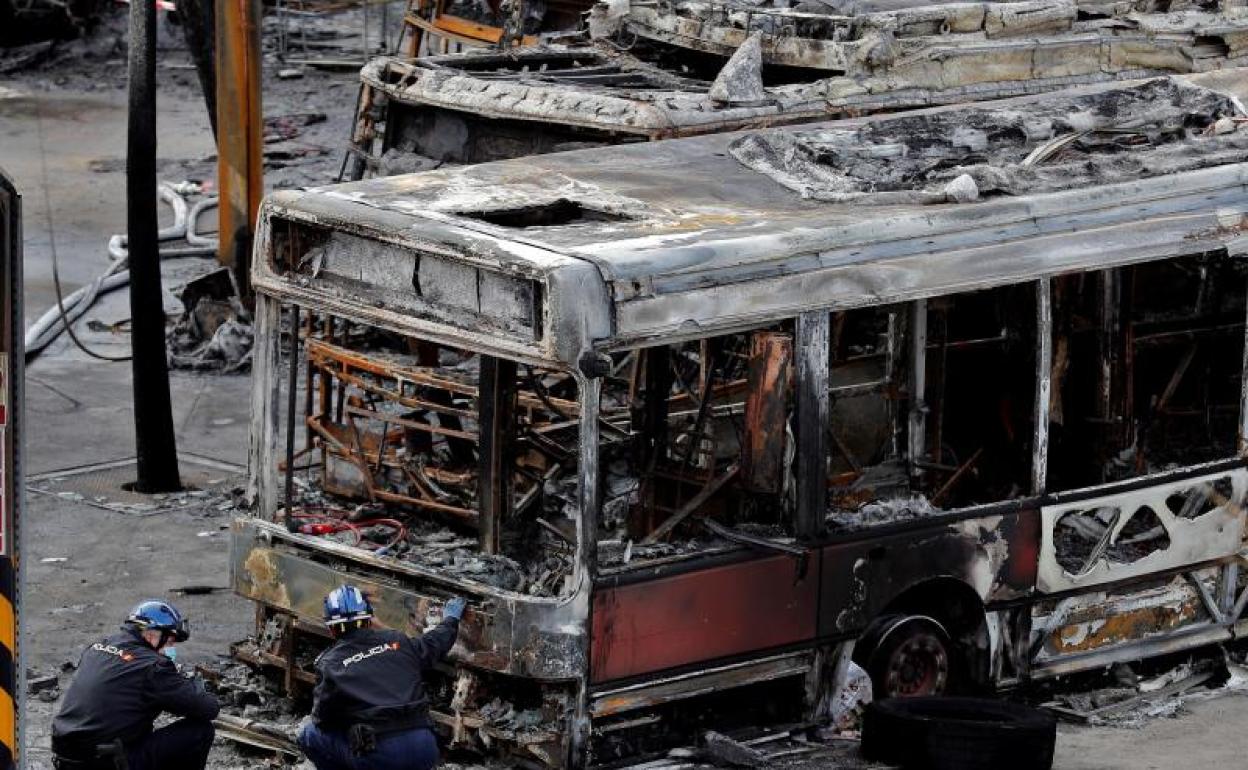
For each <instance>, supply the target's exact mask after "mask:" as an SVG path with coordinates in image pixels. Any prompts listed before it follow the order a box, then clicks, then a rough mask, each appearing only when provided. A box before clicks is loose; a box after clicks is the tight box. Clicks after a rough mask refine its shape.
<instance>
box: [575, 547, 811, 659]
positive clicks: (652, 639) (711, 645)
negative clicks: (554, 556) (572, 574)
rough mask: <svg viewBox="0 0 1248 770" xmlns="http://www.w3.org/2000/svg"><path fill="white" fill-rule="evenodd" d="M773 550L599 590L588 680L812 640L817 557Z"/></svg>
mask: <svg viewBox="0 0 1248 770" xmlns="http://www.w3.org/2000/svg"><path fill="white" fill-rule="evenodd" d="M808 561H809V565H808V567H807V571H806V574H805V575H804V576H803V577H802V578H801V579H800V580H799V579H798V575H799V573H798V560H797V559H796V558H795V557H792V556H783V555H782V556H768V557H765V558H762V559H755V560H751V561H746V562H739V563H735V564H728V565H722V566H717V567H710V568H708V569H703V570H693V571H690V572H685V573H683V574H678V575H671V576H667V577H658V578H655V579H654V580H647V581H643V582H638V583H633V584H631V585H625V586H620V587H613V588H610V587H609V588H602V589H599V590H597V591H595V595H594V604H593V637H592V640H591V647H590V659H591V663H590V679H591V681H592V682H595V683H597V682H605V681H610V680H613V679H622V678H625V677H631V676H636V675H639V674H649V673H653V672H656V671H662V670H664V669H669V668H675V667H678V666H685V665H689V664H696V663H700V662H704V661H710V660H714V659H717V658H725V657H729V656H733V655H740V654H744V653H749V652H755V651H759V650H765V649H769V648H773V647H780V646H784V645H788V644H794V643H797V642H805V641H809V640H811V639H813V638H814V635H815V615H816V613H817V611H818V596H819V574H818V559H810V560H808Z"/></svg>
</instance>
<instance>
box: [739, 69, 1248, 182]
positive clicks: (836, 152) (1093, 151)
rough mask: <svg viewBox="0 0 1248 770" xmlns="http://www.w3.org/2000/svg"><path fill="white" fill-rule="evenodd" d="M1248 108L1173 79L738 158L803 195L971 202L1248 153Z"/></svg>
mask: <svg viewBox="0 0 1248 770" xmlns="http://www.w3.org/2000/svg"><path fill="white" fill-rule="evenodd" d="M1242 116H1243V111H1242V107H1241V106H1240V105H1237V104H1236V102H1235V101H1234V100H1233V99H1231V98H1229V97H1227V96H1225V95H1223V94H1220V93H1217V92H1215V91H1210V90H1208V89H1205V88H1200V87H1197V86H1193V85H1190V84H1188V83H1184V82H1182V81H1178V80H1173V79H1170V78H1159V79H1157V80H1152V81H1149V82H1147V83H1143V84H1141V85H1138V86H1134V87H1131V88H1120V89H1114V90H1109V91H1101V92H1098V93H1091V94H1082V95H1078V96H1064V97H1063V96H1058V97H1053V98H1047V99H1043V100H1040V101H1036V102H1033V103H1030V104H1022V105H1018V104H1015V105H1010V106H1008V107H995V108H974V109H965V108H964V109H957V110H946V111H942V112H932V113H927V114H918V115H909V116H905V117H897V118H888V119H884V120H879V121H875V122H871V123H868V124H866V125H863V126H861V127H859V128H855V129H819V130H811V131H800V132H778V131H777V132H770V133H756V134H750V135H747V136H744V137H742V138H741V139H738V140H737V141H735V142H734V143H733V144H732V145H731V147H730V150H729V151H730V152H731V153H732V156H733V157H734V158H736V159H737V160H738V161H740V162H741V163H743V164H744V165H746V166H748V167H749V168H751V169H754V170H755V171H758V172H759V173H761V174H765V175H767V176H769V177H771V178H772V179H774V180H775V181H776V182H779V183H780V184H782V185H784V186H785V187H787V188H789V189H791V190H793V191H795V192H797V193H800V194H801V195H802V196H803V197H806V198H812V199H815V200H822V201H830V202H836V203H859V204H874V205H886V204H913V203H946V202H968V201H973V200H978V199H980V198H984V197H991V196H998V195H1026V194H1032V193H1043V192H1054V191H1058V190H1066V189H1073V188H1082V187H1089V186H1097V185H1105V184H1113V183H1116V182H1126V181H1131V180H1137V179H1145V178H1148V177H1154V176H1161V175H1165V174H1173V173H1176V172H1180V171H1190V170H1193V169H1199V168H1208V167H1211V166H1219V165H1223V164H1227V163H1240V162H1245V161H1248V125H1246V124H1245V122H1244V121H1242V120H1237V119H1233V118H1238V117H1242Z"/></svg>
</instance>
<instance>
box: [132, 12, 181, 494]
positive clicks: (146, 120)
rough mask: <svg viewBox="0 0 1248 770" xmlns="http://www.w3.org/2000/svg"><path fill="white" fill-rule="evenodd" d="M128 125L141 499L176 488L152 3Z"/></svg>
mask: <svg viewBox="0 0 1248 770" xmlns="http://www.w3.org/2000/svg"><path fill="white" fill-rule="evenodd" d="M129 77H130V89H129V90H130V122H129V132H128V134H127V137H126V232H127V233H128V236H127V237H128V241H129V248H130V319H131V320H130V330H131V331H130V342H131V346H132V351H133V361H132V368H133V372H134V439H135V450H136V455H137V457H138V470H139V478H138V481H137V482H136V484H135V488H136V489H137V490H138V491H140V492H173V491H176V490H178V489H180V488H181V486H182V482H181V479H180V478H179V477H178V447H177V443H176V441H175V439H174V435H173V413H172V406H171V404H170V400H169V368H168V362H167V361H166V359H165V309H164V303H163V301H162V298H161V288H160V251H159V248H160V246H159V243H158V242H157V239H156V232H157V229H158V227H159V224H158V222H157V218H156V0H132V1H131V3H130V68H129Z"/></svg>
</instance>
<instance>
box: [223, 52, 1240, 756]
mask: <svg viewBox="0 0 1248 770" xmlns="http://www.w3.org/2000/svg"><path fill="white" fill-rule="evenodd" d="M1244 76H1245V73H1244V72H1243V71H1239V70H1236V71H1228V72H1226V73H1210V74H1207V75H1194V76H1176V77H1171V78H1163V79H1157V80H1151V81H1147V82H1144V83H1132V84H1123V85H1105V84H1102V85H1097V86H1091V87H1084V88H1080V89H1076V90H1072V91H1069V92H1059V93H1055V94H1046V95H1037V96H1029V97H1022V98H1017V99H1012V100H1009V101H1006V102H993V103H985V104H981V105H977V106H961V107H958V108H956V109H952V108H935V109H930V110H924V111H921V112H912V113H905V114H901V115H893V116H875V117H868V118H860V119H855V120H845V121H838V122H833V123H827V124H821V125H819V126H815V127H811V128H809V129H805V130H803V131H798V132H796V133H794V132H792V131H786V132H784V133H783V135H785V136H791V135H792V136H797V137H803V136H805V135H806V132H807V131H809V132H813V133H811V135H812V136H825V135H828V134H835V135H837V136H840V135H842V134H843V135H844V136H846V137H848V139H846V141H845V142H844V143H843V145H838V146H837V148H836V152H827V153H820V152H812V157H813V158H814V159H815V160H816V161H817V162H818V163H819V164H821V165H820V166H819V167H820V169H822V173H824V174H825V176H826V175H827V174H833V173H837V174H844V173H846V170H847V169H848V170H849V171H851V172H853V173H861V174H864V175H869V174H872V173H886V172H887V171H888V169H887V168H884V169H883V170H882V171H881V170H879V169H878V167H877V166H876V165H873V162H874V160H873V159H874V155H873V153H874V152H875V150H876V148H878V147H879V146H887V145H894V144H897V143H898V142H899V141H901V139H900V137H903V136H904V142H905V143H906V146H907V147H913V148H914V149H913V150H909V149H907V150H905V152H904V153H903V152H902V151H901V150H898V151H897V153H896V154H897V156H898V157H900V158H904V159H906V161H907V163H911V162H913V163H915V164H917V165H916V166H915V168H917V169H920V170H921V171H922V173H917V174H913V175H912V176H913V178H912V179H910V180H903V182H904V184H902V185H900V186H902V187H905V185H909V186H911V187H914V188H918V189H920V190H921V189H926V186H927V185H929V184H935V183H940V182H942V181H943V179H944V178H943V177H941V176H940V175H941V174H954V173H955V172H956V173H957V174H958V175H961V174H962V173H969V172H964V171H959V168H960V167H969V166H970V165H972V164H980V165H981V166H983V167H985V168H998V167H1005V166H1008V165H1009V164H1010V163H1013V164H1016V165H1017V164H1022V163H1023V161H1024V160H1025V159H1027V158H1028V157H1032V156H1035V157H1039V156H1044V157H1045V161H1044V162H1046V163H1053V164H1056V165H1058V166H1060V165H1061V164H1062V163H1071V164H1076V165H1078V166H1080V167H1081V168H1091V169H1093V170H1095V169H1096V168H1097V167H1098V166H1097V164H1098V163H1099V162H1100V160H1098V159H1102V158H1113V159H1114V160H1115V162H1116V163H1117V164H1120V165H1119V166H1116V167H1119V168H1121V169H1122V171H1121V173H1115V174H1104V175H1101V174H1094V173H1091V172H1085V173H1087V176H1086V178H1085V179H1083V180H1080V181H1079V183H1078V184H1077V185H1076V186H1074V187H1072V188H1070V189H1065V187H1066V186H1065V185H1057V184H1054V185H1052V186H1051V187H1049V188H1046V187H1044V186H1043V185H1038V186H1037V189H1034V190H1033V189H1029V188H1028V187H1027V186H1026V185H1017V186H1012V185H1006V184H1003V185H998V186H997V187H995V188H994V187H989V186H988V185H985V186H984V193H983V194H982V195H978V196H974V197H959V198H954V199H953V200H952V201H950V202H926V201H924V200H916V199H912V198H894V199H887V200H883V201H878V202H876V203H877V204H878V205H863V203H864V201H862V200H853V201H846V200H841V199H837V200H834V201H829V200H819V199H818V196H803V195H802V194H800V193H799V192H797V191H795V190H794V189H792V188H791V186H785V185H781V184H777V183H776V182H775V181H774V180H773V177H772V173H773V171H772V170H771V169H766V168H765V169H761V170H757V169H755V168H754V167H753V166H752V165H747V164H745V163H742V162H741V161H739V160H738V159H737V158H735V157H733V155H732V154H731V152H730V150H731V148H732V147H733V146H734V145H738V144H739V143H741V142H743V141H751V137H753V140H754V141H758V142H764V143H765V142H768V141H773V140H774V137H775V136H777V132H776V131H769V132H760V133H758V134H742V135H722V136H704V137H695V138H690V139H683V140H678V141H670V142H659V143H653V144H648V145H645V146H640V145H632V146H620V147H613V148H609V149H603V150H599V151H596V152H593V153H564V154H551V155H541V156H536V157H530V158H525V159H523V160H518V161H503V162H498V163H490V164H485V165H480V166H474V167H455V168H444V169H439V170H436V171H430V172H426V173H422V174H416V175H411V176H400V177H389V178H383V179H373V180H368V181H364V182H357V183H353V184H348V185H340V186H331V187H323V188H315V189H311V190H307V191H302V192H282V193H277V194H275V195H273V196H272V197H270V198H269V199H268V201H267V202H266V204H265V206H264V210H263V213H262V220H261V221H262V224H261V230H260V235H261V237H260V239H259V241H258V244H259V248H258V251H257V254H256V258H255V260H254V271H253V272H254V275H253V279H254V280H253V282H254V286H255V288H256V291H257V294H258V299H257V306H256V320H257V329H258V331H257V346H256V351H255V364H254V365H255V367H256V379H255V382H256V386H255V388H256V389H255V393H254V397H253V406H254V425H253V431H252V437H253V443H252V448H251V452H252V464H251V466H252V468H253V470H254V475H253V479H252V486H253V492H254V494H255V495H256V497H257V501H258V507H257V514H256V515H255V516H244V517H240V518H238V519H236V520H235V522H234V525H233V533H232V536H233V538H234V540H233V556H232V583H233V585H234V588H235V590H236V591H237V592H238V593H240V594H241V595H243V596H245V597H248V598H250V599H252V600H254V601H256V602H257V603H258V605H259V607H260V616H261V620H260V627H259V628H260V629H261V631H262V632H263V633H262V634H261V638H260V640H259V641H258V642H257V643H256V646H255V648H254V649H252V650H251V651H249V652H248V653H247V654H248V656H249V657H250V659H252V660H255V661H259V662H261V663H264V664H266V665H270V666H275V667H277V668H278V669H279V670H281V671H282V672H284V673H285V677H286V682H287V683H288V685H289V686H291V687H295V688H297V687H299V686H306V684H307V683H308V681H309V677H310V675H309V674H308V672H307V671H306V668H305V663H306V660H307V659H308V658H309V657H310V656H311V654H313V651H314V650H315V649H316V647H317V645H318V644H320V643H323V642H322V641H320V639H319V638H318V636H317V634H318V633H320V632H318V630H317V629H318V624H316V622H315V619H316V618H317V617H318V616H319V612H320V599H321V596H322V595H323V594H324V592H325V590H326V589H327V588H329V587H332V586H333V585H336V584H337V583H339V582H341V581H342V580H344V579H345V578H347V577H348V576H349V579H350V580H351V581H352V582H354V583H356V584H359V585H361V586H362V587H364V588H365V589H366V590H369V591H371V592H372V593H373V595H374V597H375V598H374V606H375V608H376V611H377V614H378V617H379V618H380V619H381V621H382V622H384V623H386V624H387V625H391V626H394V627H399V628H411V629H417V630H418V629H420V628H423V627H425V626H426V625H427V624H429V623H430V622H435V621H436V618H437V617H438V615H439V612H440V607H441V604H442V602H444V601H445V600H446V599H447V598H448V597H449V596H452V595H465V596H468V597H469V602H470V606H469V610H468V612H467V614H466V615H465V619H464V623H463V626H462V630H461V640H460V642H459V643H458V644H457V646H456V648H455V650H454V651H453V652H452V654H451V660H453V662H454V664H455V667H454V670H453V671H446V672H443V678H441V679H440V680H435V681H436V683H435V684H433V685H431V687H432V688H433V691H434V695H433V696H432V697H433V702H432V705H431V713H432V715H433V718H434V720H435V721H436V722H438V724H440V725H442V726H443V727H445V728H446V729H448V730H450V731H451V732H452V735H453V740H454V741H455V743H456V745H462V746H476V747H478V748H484V747H486V746H488V747H490V750H491V751H494V752H497V753H502V754H503V755H506V756H511V757H520V758H524V759H526V760H527V761H531V762H538V763H541V764H545V765H547V766H554V767H563V766H583V765H584V764H586V763H588V762H601V761H606V760H609V759H613V758H618V757H622V756H631V755H635V754H638V753H644V752H646V751H649V750H652V749H654V748H655V747H661V746H668V745H671V743H672V742H673V741H679V740H687V739H688V736H689V735H692V734H695V733H697V732H698V731H699V730H700V729H704V728H699V727H698V726H697V725H696V724H695V722H696V720H695V719H694V717H693V716H692V715H693V713H694V712H698V711H699V709H698V708H695V706H708V707H713V708H714V709H715V713H716V715H717V719H722V724H721V725H717V726H716V729H717V731H720V732H722V733H723V734H725V735H730V734H731V730H732V727H733V721H734V719H738V718H740V719H746V718H747V717H745V716H744V715H743V714H741V713H738V712H741V711H743V710H744V706H743V705H742V704H743V703H748V704H749V705H751V706H757V704H759V703H766V704H768V705H769V707H770V708H771V709H772V710H773V711H774V713H770V712H769V713H767V714H762V715H760V714H759V713H758V711H757V709H756V708H751V709H749V716H748V719H749V720H750V721H749V722H740V724H750V723H753V724H757V722H758V721H759V720H760V719H773V718H774V719H776V720H790V721H796V720H799V719H808V718H813V717H814V715H815V714H816V713H818V712H819V710H820V709H826V708H828V703H829V700H830V699H829V698H828V697H827V695H828V693H829V692H834V691H836V690H838V689H840V685H841V680H842V679H843V677H844V675H845V672H847V671H849V670H850V666H849V664H850V662H851V661H852V662H853V663H855V664H856V665H858V666H860V667H861V668H862V669H863V670H864V671H865V672H866V673H867V675H868V676H869V678H870V680H871V683H872V690H873V691H874V692H875V694H876V695H877V697H882V696H889V695H901V694H935V693H939V692H942V691H944V690H947V689H950V688H953V687H956V686H959V685H963V684H975V685H978V686H983V687H991V686H1003V685H1011V684H1016V683H1020V682H1024V681H1028V680H1039V679H1044V678H1046V677H1052V676H1056V675H1060V674H1064V673H1069V672H1072V671H1078V670H1085V669H1089V668H1096V667H1103V666H1105V665H1108V664H1110V663H1113V662H1115V661H1118V660H1123V659H1138V658H1140V657H1142V656H1148V655H1154V654H1158V653H1160V652H1163V651H1173V650H1176V649H1184V648H1187V647H1190V646H1196V645H1201V644H1207V643H1211V642H1217V641H1223V640H1227V639H1230V638H1231V637H1232V636H1233V635H1235V634H1236V633H1241V632H1242V631H1243V630H1244V628H1243V621H1242V620H1241V615H1242V612H1243V610H1244V607H1245V605H1246V604H1248V590H1245V586H1244V584H1243V580H1242V579H1241V577H1240V573H1239V570H1238V567H1237V558H1238V554H1239V553H1240V551H1241V549H1242V542H1241V541H1242V538H1243V536H1244V534H1245V531H1246V530H1245V511H1244V507H1243V504H1244V499H1245V497H1246V496H1248V469H1246V468H1245V465H1244V461H1243V458H1242V455H1241V454H1240V452H1241V449H1240V448H1241V447H1242V446H1244V442H1245V436H1246V435H1248V423H1246V422H1245V417H1244V412H1243V408H1242V406H1241V403H1242V398H1243V393H1244V389H1243V381H1244V378H1243V372H1242V365H1243V361H1244V355H1243V353H1244V337H1245V316H1246V315H1248V306H1246V303H1245V296H1244V289H1243V287H1244V286H1245V285H1248V284H1246V280H1248V272H1246V271H1248V268H1245V266H1244V265H1243V263H1242V261H1241V260H1240V259H1239V258H1238V257H1240V256H1242V255H1243V254H1244V253H1245V250H1244V249H1245V247H1244V244H1245V241H1244V235H1243V233H1244V230H1245V228H1246V227H1248V195H1246V194H1245V192H1244V190H1245V188H1244V179H1245V174H1246V173H1248V171H1246V170H1245V168H1246V166H1245V164H1244V155H1245V153H1244V151H1243V150H1241V149H1238V148H1239V145H1238V144H1237V142H1239V141H1241V140H1242V137H1243V136H1244V135H1245V132H1248V127H1245V122H1244V121H1243V120H1242V119H1243V118H1244V117H1246V116H1245V114H1244V112H1243V108H1242V105H1243V99H1244V97H1245V95H1248V94H1246V93H1245V90H1244V88H1245V85H1244V84H1245V83H1246V82H1248V80H1245V77H1244ZM954 114H956V115H958V116H959V117H960V119H961V122H962V123H963V124H965V125H966V126H968V127H972V128H973V130H974V132H977V133H975V135H974V136H971V135H970V134H965V135H963V134H959V135H958V137H957V138H952V137H951V135H950V128H951V126H950V122H949V116H950V115H954ZM1119 118H1122V119H1123V120H1124V121H1126V122H1125V123H1115V121H1116V120H1117V119H1119ZM1228 121H1229V123H1228ZM1042 123H1044V124H1045V125H1047V126H1048V129H1047V130H1045V131H1040V130H1036V131H1034V132H1032V133H1031V134H1028V133H1027V132H1025V131H1021V130H1019V128H1018V127H1019V126H1020V125H1021V126H1033V127H1039V126H1040V125H1041V124H1042ZM1228 125H1229V126H1231V127H1233V131H1224V132H1223V133H1218V132H1219V130H1220V129H1219V128H1218V126H1223V127H1226V126H1228ZM998 127H999V128H1000V130H999V131H998V130H996V129H997V128H998ZM1110 128H1117V129H1122V130H1123V131H1124V132H1125V133H1110V132H1109V129H1110ZM1102 134H1103V135H1102ZM1068 135H1073V137H1074V138H1073V139H1071V140H1069V141H1067V142H1065V143H1064V144H1063V145H1062V146H1060V147H1058V146H1055V145H1053V144H1052V142H1053V141H1054V140H1055V138H1058V137H1066V136H1068ZM894 137H896V138H897V139H896V140H894ZM886 140H887V141H886ZM1210 143H1212V144H1210ZM1215 146H1216V147H1225V148H1230V149H1234V150H1236V151H1235V152H1231V151H1229V150H1228V152H1227V153H1226V154H1225V155H1222V154H1218V153H1217V152H1208V153H1205V152H1203V149H1204V148H1205V147H1215ZM926 149H932V151H933V153H934V154H933V156H932V158H931V159H930V161H929V162H928V163H927V164H926V165H924V164H923V162H922V161H921V156H922V152H924V151H925V150H926ZM1133 157H1134V158H1136V160H1135V161H1132V158H1133ZM1192 157H1199V158H1201V159H1202V160H1201V161H1200V162H1198V163H1191V162H1189V159H1190V158H1192ZM860 161H861V163H860ZM1106 162H1108V161H1106ZM872 169H876V170H872ZM925 174H926V175H930V179H929V176H925ZM820 178H821V179H824V178H825V177H820ZM932 180H935V181H934V182H933V181H932ZM977 184H978V183H977ZM1059 188H1060V189H1059ZM888 192H889V191H888V190H886V189H885V190H883V191H882V192H880V193H876V194H880V195H885V194H887V193H888ZM1211 201H1212V204H1211ZM865 202H868V203H871V202H872V201H865ZM1107 362H1108V364H1107ZM986 373H990V374H991V376H985V374H986ZM1198 373H1199V374H1198ZM1098 512H1099V513H1098ZM1074 521H1082V523H1081V524H1073V523H1072V522H1074ZM448 566H449V569H448V568H447V567H448ZM760 608H765V611H763V612H762V614H761V615H760ZM838 672H840V673H838ZM743 695H745V696H747V697H742V696H743ZM495 699H499V700H498V704H497V705H495ZM499 714H502V715H504V716H502V717H498V716H497V715H499ZM538 714H540V720H539V718H538V716H537V715H538Z"/></svg>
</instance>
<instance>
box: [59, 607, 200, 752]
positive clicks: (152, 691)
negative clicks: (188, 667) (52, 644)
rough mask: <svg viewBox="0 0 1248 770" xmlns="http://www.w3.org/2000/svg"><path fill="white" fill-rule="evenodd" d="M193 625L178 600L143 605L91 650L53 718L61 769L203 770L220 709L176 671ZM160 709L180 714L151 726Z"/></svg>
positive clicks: (87, 650)
mask: <svg viewBox="0 0 1248 770" xmlns="http://www.w3.org/2000/svg"><path fill="white" fill-rule="evenodd" d="M190 635H191V633H190V628H189V626H188V625H187V622H186V621H185V620H184V619H183V618H182V616H181V615H180V614H179V613H178V611H177V610H176V609H174V608H173V606H172V605H170V604H166V603H165V602H161V601H148V602H143V603H142V604H140V605H139V606H137V607H135V608H134V611H132V612H131V613H130V616H129V617H127V618H126V623H125V625H123V626H122V627H121V632H120V633H118V634H114V635H113V636H110V637H108V638H106V639H103V640H102V641H99V642H96V643H95V644H93V645H91V646H90V647H88V648H87V649H86V651H85V652H83V654H82V659H81V661H80V662H79V664H78V673H77V674H76V675H75V676H74V681H73V683H72V684H70V686H69V691H68V692H66V693H65V701H64V703H62V704H61V711H60V713H59V714H57V716H56V719H55V720H54V721H53V722H52V752H53V754H54V764H55V765H56V767H57V768H59V769H60V770H113V769H114V768H125V767H128V768H130V770H171V769H172V768H178V770H186V769H192V768H193V770H203V767H204V765H205V764H207V762H208V750H209V748H211V746H212V738H213V727H212V720H213V719H214V718H216V716H217V712H218V711H219V710H220V706H219V704H218V703H217V699H216V698H214V697H213V696H212V695H209V694H208V693H207V692H206V691H205V690H204V685H203V683H202V682H201V681H199V680H198V679H192V678H188V677H185V676H183V675H182V674H180V673H178V668H177V666H176V665H175V664H174V662H173V658H174V656H175V652H176V650H177V647H176V646H175V645H176V644H177V643H178V642H185V641H186V640H187V639H189V638H190ZM161 712H169V713H170V714H174V715H176V716H180V717H182V719H180V720H178V721H176V722H174V723H172V724H170V725H167V726H165V727H162V728H160V729H159V730H155V731H153V730H152V723H153V722H155V720H156V717H157V716H159V715H160V714H161Z"/></svg>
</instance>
